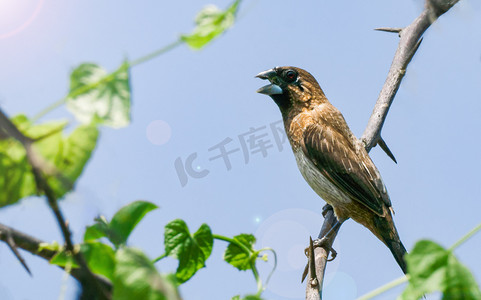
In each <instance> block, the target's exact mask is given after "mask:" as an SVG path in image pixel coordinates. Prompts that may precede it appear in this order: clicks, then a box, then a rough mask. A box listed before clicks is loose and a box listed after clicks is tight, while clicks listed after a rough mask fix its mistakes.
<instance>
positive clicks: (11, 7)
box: [0, 0, 44, 39]
mask: <svg viewBox="0 0 481 300" xmlns="http://www.w3.org/2000/svg"><path fill="white" fill-rule="evenodd" d="M43 3H44V0H0V39H5V38H9V37H12V36H14V35H16V34H18V33H20V32H21V31H22V30H24V29H25V28H27V27H28V26H29V25H30V24H32V22H33V21H34V20H35V18H36V17H37V16H38V14H39V13H40V10H41V9H42V6H43Z"/></svg>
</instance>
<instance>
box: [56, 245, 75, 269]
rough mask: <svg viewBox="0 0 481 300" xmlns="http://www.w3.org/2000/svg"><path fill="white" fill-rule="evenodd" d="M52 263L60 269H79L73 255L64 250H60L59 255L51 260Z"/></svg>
mask: <svg viewBox="0 0 481 300" xmlns="http://www.w3.org/2000/svg"><path fill="white" fill-rule="evenodd" d="M50 263H51V264H52V265H57V266H60V267H66V266H67V265H70V267H71V268H78V267H79V265H78V264H77V262H75V259H74V258H73V257H72V255H69V254H67V252H65V250H64V249H62V250H60V251H59V252H58V253H57V254H55V255H54V256H53V257H52V258H51V259H50Z"/></svg>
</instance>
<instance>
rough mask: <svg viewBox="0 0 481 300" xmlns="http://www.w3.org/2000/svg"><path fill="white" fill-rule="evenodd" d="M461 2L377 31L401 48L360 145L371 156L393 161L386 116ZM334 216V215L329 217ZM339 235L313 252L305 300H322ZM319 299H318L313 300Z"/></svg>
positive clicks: (439, 1)
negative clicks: (436, 29) (410, 70)
mask: <svg viewBox="0 0 481 300" xmlns="http://www.w3.org/2000/svg"><path fill="white" fill-rule="evenodd" d="M458 1H459V0H426V2H425V6H424V10H423V11H422V13H421V14H420V15H419V16H418V17H417V18H416V19H415V20H414V21H413V22H412V23H411V24H410V25H409V26H407V27H405V28H379V29H378V30H381V31H387V32H395V33H398V34H399V37H400V40H399V45H398V48H397V50H396V53H395V55H394V59H393V62H392V64H391V68H390V69H389V72H388V75H387V78H386V81H385V82H384V85H383V87H382V89H381V92H380V94H379V97H378V99H377V102H376V105H375V106H374V110H373V112H372V115H371V117H370V118H369V121H368V124H367V126H366V129H365V130H364V133H363V135H362V138H361V140H360V141H361V142H362V143H363V144H364V147H365V148H366V150H367V151H368V152H369V151H370V150H371V149H372V148H373V147H374V146H376V145H379V146H381V148H382V149H383V150H384V151H385V152H386V154H387V155H388V156H389V157H391V158H392V159H393V160H394V161H396V160H395V159H394V156H393V155H392V153H391V151H390V150H389V148H388V147H387V145H386V143H385V142H384V141H383V139H382V137H381V130H382V126H383V125H384V121H385V120H386V116H387V113H388V112H389V108H390V107H391V104H392V102H393V101H394V97H395V96H396V92H397V91H398V89H399V86H400V85H401V81H402V79H403V77H404V75H405V74H406V69H407V66H408V64H409V63H410V62H411V59H412V58H413V56H414V54H415V53H416V51H417V49H418V48H419V45H420V44H421V41H422V35H423V33H424V32H425V31H426V29H428V28H429V26H431V24H432V23H434V21H436V19H437V18H439V17H440V16H441V15H442V14H444V13H445V12H447V11H448V10H449V9H451V7H453V6H454V5H455V4H456V3H457V2H458ZM324 210H325V212H326V214H325V218H324V223H323V226H322V229H321V232H320V233H319V237H324V236H325V234H326V233H327V232H328V230H327V231H326V228H331V227H332V226H333V224H335V223H336V217H335V216H334V213H332V207H330V206H329V205H326V207H325V208H324ZM330 212H331V213H330ZM336 234H337V232H335V233H334V234H331V235H330V236H329V239H328V241H327V243H326V244H327V247H325V248H327V249H324V248H321V249H320V250H318V251H314V257H312V255H311V256H310V257H309V261H310V263H309V264H312V263H314V264H315V270H316V271H315V273H316V274H315V275H313V274H311V275H310V280H308V282H307V287H306V299H322V284H323V280H324V272H325V268H326V262H327V257H328V255H329V252H330V251H329V248H330V247H332V244H333V243H334V239H335V238H336ZM313 279H316V280H317V282H318V286H313V285H311V281H312V280H313ZM313 296H314V297H316V296H317V298H313Z"/></svg>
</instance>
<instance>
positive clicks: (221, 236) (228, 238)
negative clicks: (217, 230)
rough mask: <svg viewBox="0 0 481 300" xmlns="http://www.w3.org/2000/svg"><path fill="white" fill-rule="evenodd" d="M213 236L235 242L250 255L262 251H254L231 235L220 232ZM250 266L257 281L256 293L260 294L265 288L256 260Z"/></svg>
mask: <svg viewBox="0 0 481 300" xmlns="http://www.w3.org/2000/svg"><path fill="white" fill-rule="evenodd" d="M212 237H213V238H214V239H216V240H221V241H224V242H228V243H232V244H235V245H236V246H238V247H239V248H241V249H242V250H243V251H244V252H245V253H247V254H248V255H249V256H252V255H253V254H256V255H257V253H259V252H260V251H257V252H252V251H251V250H250V249H249V248H247V247H246V246H245V245H243V244H242V243H239V242H238V241H237V240H235V239H233V238H230V237H227V236H223V235H219V234H213V235H212ZM250 266H251V270H252V274H253V275H254V278H255V280H256V283H257V293H256V295H257V296H260V295H261V293H262V291H263V290H264V288H263V286H262V280H261V278H260V276H259V271H257V267H256V263H255V260H251V263H250Z"/></svg>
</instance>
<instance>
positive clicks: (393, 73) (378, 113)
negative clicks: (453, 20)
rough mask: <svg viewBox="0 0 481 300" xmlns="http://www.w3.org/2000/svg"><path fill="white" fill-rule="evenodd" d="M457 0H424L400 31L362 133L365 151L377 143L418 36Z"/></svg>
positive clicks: (413, 51) (416, 45) (417, 44)
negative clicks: (415, 16)
mask: <svg viewBox="0 0 481 300" xmlns="http://www.w3.org/2000/svg"><path fill="white" fill-rule="evenodd" d="M457 2H458V1H457V0H428V1H426V5H425V8H424V10H423V12H422V13H421V14H420V15H419V16H418V17H417V18H416V19H415V20H414V21H413V22H412V23H411V24H410V25H409V26H408V27H406V28H404V29H403V30H402V31H400V40H399V45H398V48H397V51H396V54H395V55H394V59H393V61H392V64H391V68H390V69H389V73H388V75H387V78H386V81H385V82H384V86H383V87H382V89H381V93H380V94H379V97H378V99H377V102H376V105H375V106H374V110H373V112H372V115H371V117H370V119H369V121H368V124H367V127H366V129H365V130H364V134H363V135H362V138H361V140H362V142H363V143H364V145H365V147H366V150H367V151H368V152H369V150H371V148H372V147H374V146H375V145H376V144H378V143H379V140H380V138H381V129H382V126H383V124H384V121H385V120H386V116H387V113H388V111H389V108H390V107H391V104H392V102H393V100H394V96H395V95H396V92H397V91H398V89H399V86H400V84H401V80H402V79H403V77H404V75H405V74H406V69H407V66H408V64H409V62H410V61H411V59H412V57H413V56H414V54H415V53H416V50H417V49H418V48H419V45H420V43H421V40H422V39H421V37H422V35H423V33H424V31H426V29H428V27H429V26H430V25H431V24H432V23H433V22H434V21H436V19H437V18H438V17H439V16H441V15H442V14H443V13H445V12H446V11H448V10H449V9H450V8H451V7H452V6H453V5H454V4H456V3H457Z"/></svg>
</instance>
